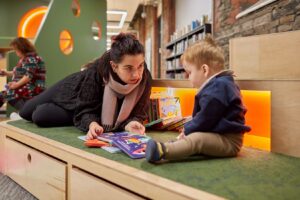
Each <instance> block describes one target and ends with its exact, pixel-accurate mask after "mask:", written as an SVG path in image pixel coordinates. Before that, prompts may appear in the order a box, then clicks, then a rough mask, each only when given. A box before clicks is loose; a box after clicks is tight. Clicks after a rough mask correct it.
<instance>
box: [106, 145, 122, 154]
mask: <svg viewBox="0 0 300 200" xmlns="http://www.w3.org/2000/svg"><path fill="white" fill-rule="evenodd" d="M101 149H103V150H105V151H107V152H109V153H119V152H121V149H119V148H118V147H112V146H103V147H101Z"/></svg>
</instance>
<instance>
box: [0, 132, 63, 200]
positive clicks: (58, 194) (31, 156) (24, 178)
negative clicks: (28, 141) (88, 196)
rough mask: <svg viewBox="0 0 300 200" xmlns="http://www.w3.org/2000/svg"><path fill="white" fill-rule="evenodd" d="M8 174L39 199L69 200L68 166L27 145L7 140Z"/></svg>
mask: <svg viewBox="0 0 300 200" xmlns="http://www.w3.org/2000/svg"><path fill="white" fill-rule="evenodd" d="M5 154H6V155H5V157H6V158H7V159H6V175H8V176H9V177H11V178H12V179H13V180H14V181H16V182H17V183H19V184H20V185H22V187H24V188H25V189H27V190H28V191H29V192H30V193H32V194H33V195H34V196H36V197H37V198H39V199H55V200H57V199H66V169H67V168H66V164H64V163H63V162H60V161H58V160H56V159H55V158H52V157H50V156H48V155H45V154H43V153H41V152H39V151H37V150H34V149H32V148H30V147H28V146H25V145H23V144H21V143H19V142H17V141H15V140H12V139H10V138H6V140H5Z"/></svg>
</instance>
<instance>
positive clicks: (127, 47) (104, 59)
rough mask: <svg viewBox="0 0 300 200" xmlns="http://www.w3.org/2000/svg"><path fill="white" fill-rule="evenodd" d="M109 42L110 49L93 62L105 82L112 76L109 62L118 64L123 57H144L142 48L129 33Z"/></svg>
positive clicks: (113, 38)
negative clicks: (110, 43) (140, 55)
mask: <svg viewBox="0 0 300 200" xmlns="http://www.w3.org/2000/svg"><path fill="white" fill-rule="evenodd" d="M111 40H112V45H111V49H110V50H108V51H106V52H105V53H104V54H103V55H102V56H101V58H100V59H97V60H96V61H95V62H96V63H97V66H98V71H99V73H100V74H101V75H102V76H103V78H104V79H105V80H106V81H108V80H109V75H110V74H112V75H114V73H113V70H112V68H111V67H110V63H109V62H110V61H113V62H115V63H120V62H122V60H123V58H124V56H125V55H138V54H143V55H145V51H144V46H143V45H142V44H141V43H140V42H139V41H138V39H137V38H136V37H135V36H134V35H133V34H131V33H120V34H119V35H116V36H114V37H112V38H111ZM96 63H95V64H96ZM88 66H89V65H87V67H88Z"/></svg>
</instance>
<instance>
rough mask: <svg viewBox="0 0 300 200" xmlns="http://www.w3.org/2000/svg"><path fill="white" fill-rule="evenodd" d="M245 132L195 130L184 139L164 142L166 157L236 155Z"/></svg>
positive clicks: (170, 158) (171, 158)
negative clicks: (225, 132)
mask: <svg viewBox="0 0 300 200" xmlns="http://www.w3.org/2000/svg"><path fill="white" fill-rule="evenodd" d="M243 137H244V134H239V133H228V134H217V133H209V132H195V133H191V134H189V135H188V136H186V137H185V138H184V139H180V140H177V141H175V142H168V143H164V144H165V146H166V154H165V159H168V160H175V159H180V158H186V157H188V156H191V155H195V154H202V155H208V156H216V157H231V156H236V155H237V153H238V152H239V151H240V149H241V147H242V144H243Z"/></svg>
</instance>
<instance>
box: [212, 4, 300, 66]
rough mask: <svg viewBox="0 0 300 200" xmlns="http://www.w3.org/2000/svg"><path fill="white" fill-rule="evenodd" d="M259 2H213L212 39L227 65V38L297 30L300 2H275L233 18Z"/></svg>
mask: <svg viewBox="0 0 300 200" xmlns="http://www.w3.org/2000/svg"><path fill="white" fill-rule="evenodd" d="M257 1H258V0H214V8H213V9H214V19H213V31H214V38H215V39H216V40H217V41H218V43H219V45H221V46H222V48H223V50H224V53H225V58H226V67H228V65H229V39H231V38H235V37H243V36H251V35H261V34H268V33H277V32H284V31H293V30H299V29H300V0H278V1H275V2H273V3H271V4H269V5H267V6H265V7H262V8H260V9H258V10H256V11H254V12H252V13H249V14H247V15H245V16H243V17H241V18H239V19H236V18H235V17H236V15H237V14H238V13H240V12H241V11H243V10H245V9H246V8H248V7H250V6H251V5H253V4H255V3H256V2H257Z"/></svg>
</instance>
